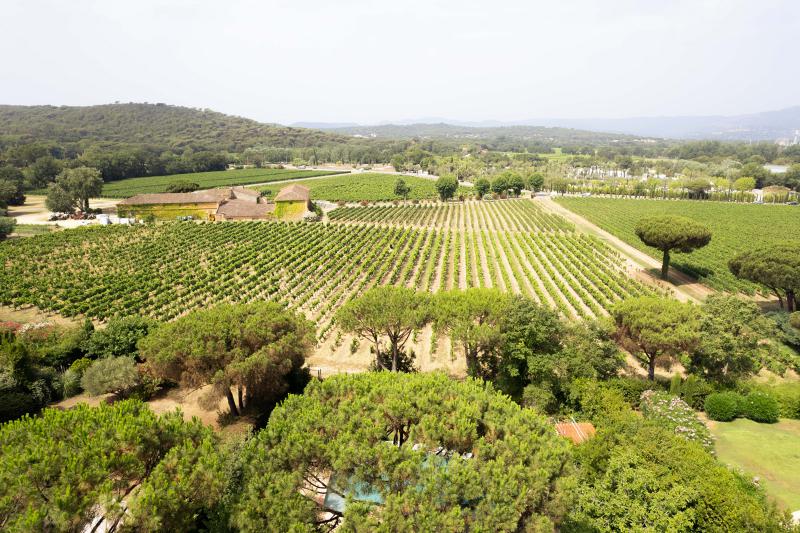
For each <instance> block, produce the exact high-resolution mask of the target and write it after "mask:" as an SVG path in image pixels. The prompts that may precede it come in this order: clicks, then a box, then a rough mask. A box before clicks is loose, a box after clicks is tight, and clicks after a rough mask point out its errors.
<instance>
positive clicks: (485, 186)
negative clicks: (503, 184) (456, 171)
mask: <svg viewBox="0 0 800 533" xmlns="http://www.w3.org/2000/svg"><path fill="white" fill-rule="evenodd" d="M491 188H492V184H491V183H489V180H487V179H486V178H478V179H477V180H476V181H475V192H476V193H478V197H479V198H483V197H484V196H485V195H486V193H488V192H489V189H491Z"/></svg>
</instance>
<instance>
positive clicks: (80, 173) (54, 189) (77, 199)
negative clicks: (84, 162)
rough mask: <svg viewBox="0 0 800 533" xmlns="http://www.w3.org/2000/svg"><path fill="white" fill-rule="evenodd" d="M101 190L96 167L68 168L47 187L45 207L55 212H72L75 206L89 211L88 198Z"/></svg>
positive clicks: (101, 182)
mask: <svg viewBox="0 0 800 533" xmlns="http://www.w3.org/2000/svg"><path fill="white" fill-rule="evenodd" d="M102 190H103V178H102V176H101V175H100V171H99V170H97V169H96V168H89V167H79V168H69V169H66V170H64V171H63V172H61V173H60V174H59V175H58V176H56V181H55V182H54V183H51V184H50V185H49V186H48V189H47V208H48V209H50V210H51V211H56V212H65V213H66V212H72V211H73V210H74V209H75V207H77V208H78V209H80V210H81V211H84V212H86V211H89V198H92V197H95V196H98V195H99V194H100V193H101V192H102Z"/></svg>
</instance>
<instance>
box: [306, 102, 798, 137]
mask: <svg viewBox="0 0 800 533" xmlns="http://www.w3.org/2000/svg"><path fill="white" fill-rule="evenodd" d="M314 125H315V127H316V128H319V129H323V130H327V131H335V132H337V133H343V134H347V135H365V136H371V135H373V136H377V137H398V136H399V135H400V134H401V133H402V134H403V135H410V136H430V135H435V134H436V133H434V132H438V134H457V135H468V134H469V133H470V132H471V133H475V134H479V135H486V133H487V132H486V131H485V130H493V129H502V128H521V127H529V128H530V127H533V128H540V129H545V128H568V129H571V130H585V131H593V132H601V133H611V134H614V133H616V134H624V135H631V136H640V137H656V138H671V139H714V140H730V141H749V140H752V141H765V140H777V139H793V138H794V136H795V131H796V130H800V106H794V107H788V108H785V109H780V110H776V111H764V112H761V113H749V114H742V115H732V116H724V115H708V116H675V117H632V118H594V119H591V118H590V119H552V118H549V119H548V118H542V119H527V120H521V121H511V122H502V121H493V120H486V121H480V122H465V121H458V120H448V119H443V118H438V117H436V118H426V119H418V120H409V121H398V122H396V123H389V124H387V123H380V124H376V125H372V126H369V125H358V126H353V125H345V126H342V125H340V124H326V123H320V122H317V123H314ZM445 126H447V127H448V128H445ZM476 130H483V131H482V132H481V133H478V131H476ZM517 131H520V130H517Z"/></svg>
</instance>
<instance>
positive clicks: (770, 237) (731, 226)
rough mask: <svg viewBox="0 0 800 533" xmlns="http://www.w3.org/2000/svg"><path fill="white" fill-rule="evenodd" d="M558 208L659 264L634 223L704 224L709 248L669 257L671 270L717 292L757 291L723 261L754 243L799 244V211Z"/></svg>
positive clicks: (680, 204) (601, 205)
mask: <svg viewBox="0 0 800 533" xmlns="http://www.w3.org/2000/svg"><path fill="white" fill-rule="evenodd" d="M556 201H557V202H558V203H560V204H561V205H563V206H564V207H566V208H567V209H570V210H571V211H573V212H575V213H577V214H579V215H581V216H583V217H585V218H586V219H588V220H590V221H591V222H593V223H595V224H597V225H598V226H600V227H601V228H603V229H604V230H606V231H608V232H610V233H612V234H613V235H616V236H617V237H619V238H620V239H622V240H624V241H625V242H627V243H628V244H630V245H632V246H635V247H636V248H638V249H640V250H642V251H644V252H646V253H648V254H650V255H652V256H653V257H655V258H657V259H660V258H661V253H660V252H658V251H657V250H655V249H653V248H650V247H648V246H645V245H644V244H643V243H642V242H641V241H640V240H639V239H638V237H636V234H635V233H634V227H635V226H636V222H637V221H638V220H639V219H641V218H643V217H646V216H652V215H681V216H685V217H689V218H692V219H695V220H697V221H699V222H702V223H703V224H706V225H708V227H709V228H710V229H711V231H712V234H713V236H712V239H711V243H710V244H709V245H708V246H706V247H705V248H701V249H700V250H696V251H694V252H692V253H690V254H681V253H674V254H673V256H672V265H673V266H674V267H676V268H678V269H680V270H682V271H683V272H686V273H687V274H689V275H691V276H694V277H696V278H697V279H699V280H700V281H702V282H703V283H706V284H707V285H709V286H710V287H712V288H714V289H717V290H724V291H731V292H736V291H741V292H744V293H747V294H753V293H754V292H756V291H757V290H758V289H759V287H758V286H756V285H755V284H753V283H749V282H746V281H742V280H739V279H736V277H734V276H733V274H731V273H730V271H729V270H728V260H729V259H730V258H731V257H733V256H734V255H736V253H738V252H740V251H743V250H747V249H751V248H753V247H754V246H758V245H759V244H767V243H771V242H778V241H783V240H792V239H793V240H799V239H800V208H798V207H796V206H788V205H755V204H732V203H728V202H699V201H693V200H638V199H637V200H634V199H620V198H576V197H560V198H558V199H557V200H556Z"/></svg>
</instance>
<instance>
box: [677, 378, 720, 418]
mask: <svg viewBox="0 0 800 533" xmlns="http://www.w3.org/2000/svg"><path fill="white" fill-rule="evenodd" d="M713 392H714V387H713V386H712V385H711V384H710V383H709V382H707V381H706V380H704V379H703V378H699V377H697V376H693V375H692V376H689V377H688V378H686V379H685V380H684V382H683V384H682V385H681V390H680V396H681V398H682V399H683V401H684V402H686V403H688V404H689V405H690V406H691V407H692V409H695V410H700V409H702V408H703V405H704V404H705V401H706V398H707V397H708V395H709V394H711V393H713Z"/></svg>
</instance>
